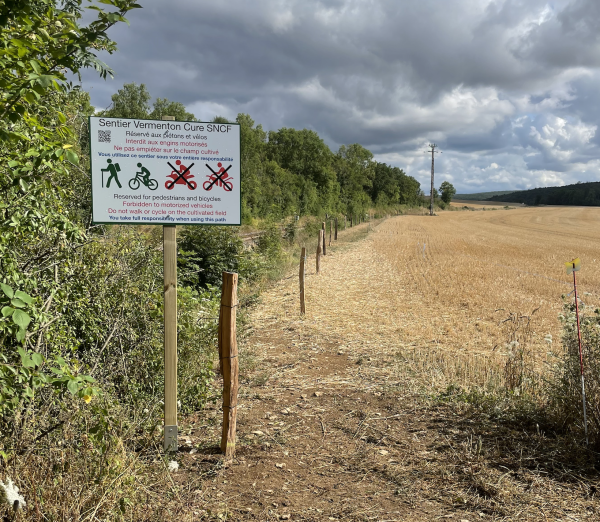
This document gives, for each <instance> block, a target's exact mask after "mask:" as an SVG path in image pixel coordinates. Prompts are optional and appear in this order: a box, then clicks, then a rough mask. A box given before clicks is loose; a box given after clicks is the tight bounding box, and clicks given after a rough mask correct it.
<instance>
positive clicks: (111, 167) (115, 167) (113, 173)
mask: <svg viewBox="0 0 600 522" xmlns="http://www.w3.org/2000/svg"><path fill="white" fill-rule="evenodd" d="M106 161H107V163H108V165H107V166H106V168H105V169H100V170H101V172H102V187H104V173H105V172H110V176H109V177H108V181H107V182H106V188H110V182H111V180H112V179H113V178H114V180H115V181H116V183H117V185H118V186H119V188H123V187H122V186H121V183H120V182H119V176H117V172H121V167H119V164H118V163H115V164H113V162H112V160H111V159H108V160H106Z"/></svg>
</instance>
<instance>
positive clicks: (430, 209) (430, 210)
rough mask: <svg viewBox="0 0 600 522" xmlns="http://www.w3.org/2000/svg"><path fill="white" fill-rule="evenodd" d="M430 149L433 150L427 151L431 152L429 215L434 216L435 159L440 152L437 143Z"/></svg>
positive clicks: (431, 144)
mask: <svg viewBox="0 0 600 522" xmlns="http://www.w3.org/2000/svg"><path fill="white" fill-rule="evenodd" d="M429 148H430V149H431V150H426V151H425V152H427V153H428V154H429V153H430V152H431V202H430V204H429V215H430V216H433V157H434V154H435V153H436V152H439V150H435V149H436V148H437V145H436V144H435V143H430V144H429Z"/></svg>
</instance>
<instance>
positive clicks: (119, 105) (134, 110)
mask: <svg viewBox="0 0 600 522" xmlns="http://www.w3.org/2000/svg"><path fill="white" fill-rule="evenodd" d="M150 99H151V96H150V93H149V92H148V89H146V85H144V84H143V83H141V84H140V85H138V84H136V83H126V84H124V85H123V88H122V89H119V90H118V91H117V92H116V93H115V94H113V95H112V96H111V100H112V104H111V106H110V107H109V108H108V109H106V110H105V111H102V112H101V115H102V116H106V117H109V118H135V119H138V120H148V119H150V120H162V117H163V116H174V117H175V120H177V121H196V117H195V116H194V115H193V114H192V113H191V112H187V111H186V109H185V105H183V103H181V102H175V101H171V100H169V99H168V98H156V100H155V101H154V103H153V105H152V111H150Z"/></svg>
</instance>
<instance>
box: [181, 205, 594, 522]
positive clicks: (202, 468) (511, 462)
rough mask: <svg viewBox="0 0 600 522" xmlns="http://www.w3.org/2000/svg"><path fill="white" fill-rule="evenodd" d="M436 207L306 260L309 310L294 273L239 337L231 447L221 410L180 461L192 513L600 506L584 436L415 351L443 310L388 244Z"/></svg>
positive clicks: (467, 514) (199, 429)
mask: <svg viewBox="0 0 600 522" xmlns="http://www.w3.org/2000/svg"><path fill="white" fill-rule="evenodd" d="M515 212H516V211H515ZM478 214H479V213H478ZM481 214H482V215H484V214H485V213H481ZM447 215H450V214H447ZM423 219H428V218H422V217H417V216H407V217H405V216H402V217H398V218H392V219H388V220H387V221H385V222H383V223H382V224H380V225H378V226H377V227H375V228H374V229H373V230H372V231H371V232H370V233H369V234H368V235H366V234H365V232H366V230H367V227H369V225H361V226H360V227H355V228H354V229H352V230H349V231H347V232H346V233H345V234H341V235H340V241H339V244H337V245H334V246H333V247H331V248H328V251H327V256H325V257H324V258H322V261H321V274H320V275H316V274H315V270H314V257H313V258H312V260H311V259H310V258H309V262H308V265H307V278H306V314H305V316H303V317H302V316H300V313H299V309H300V305H299V296H298V293H299V292H298V276H297V274H296V275H295V276H293V275H291V274H290V275H291V277H289V278H288V279H283V280H281V281H279V282H278V283H277V284H276V285H274V286H273V287H272V288H271V289H269V290H268V291H266V292H265V293H264V294H263V295H262V298H261V301H260V304H259V305H257V306H256V308H255V309H254V310H253V311H252V312H251V314H250V318H249V321H250V326H249V333H248V335H247V336H246V338H245V339H240V344H239V352H240V369H241V377H240V396H239V406H238V421H237V422H238V424H237V433H238V441H237V451H236V455H235V458H234V460H233V461H232V462H231V463H227V464H226V463H224V462H223V457H222V456H221V455H220V454H219V452H218V450H217V443H218V441H219V440H220V426H221V415H222V414H221V412H220V410H218V409H212V410H210V409H207V410H206V412H203V413H202V414H199V415H198V416H197V417H194V418H191V419H188V420H187V421H186V422H187V423H186V424H185V425H184V426H183V427H182V431H183V435H182V437H181V439H182V442H183V444H184V446H185V444H186V442H185V441H186V440H188V441H189V444H188V451H189V447H192V446H195V448H196V449H195V450H194V451H193V452H188V453H186V452H183V453H181V454H180V456H179V457H178V459H179V460H180V471H178V472H177V473H174V474H173V475H172V477H173V480H174V481H175V483H176V484H177V485H178V487H179V494H180V496H181V509H182V512H181V517H180V519H181V520H188V519H189V520H315V521H316V520H319V521H320V520H344V521H363V520H364V521H366V520H377V521H384V520H385V521H424V520H425V521H427V520H456V521H463V522H464V521H469V522H474V521H476V520H477V521H479V520H484V521H487V520H490V521H491V520H494V521H499V520H565V521H567V520H598V517H600V508H599V506H598V503H597V500H596V497H595V491H596V489H595V488H600V482H599V481H598V477H597V472H594V470H593V469H592V470H591V471H590V470H589V469H588V468H586V465H585V464H581V463H578V462H577V458H573V456H572V455H573V450H572V448H565V447H563V446H562V445H561V444H559V443H557V442H556V441H555V440H554V439H550V438H548V437H546V435H545V434H544V433H543V432H539V431H538V432H537V433H536V432H531V431H529V430H524V429H522V427H515V426H513V425H511V424H510V423H508V422H505V423H502V422H499V421H498V420H492V418H491V417H489V416H486V415H485V414H483V413H481V412H480V411H479V409H478V408H475V407H473V406H472V405H471V404H469V403H468V402H465V401H463V402H460V401H445V400H443V397H440V396H439V395H435V394H434V388H433V387H430V386H429V385H430V384H431V383H429V382H428V379H431V380H432V382H433V381H435V380H436V376H435V375H434V374H432V372H433V373H435V371H434V370H433V369H432V368H431V367H429V366H427V365H426V364H422V365H420V363H419V362H418V359H417V357H416V356H415V355H414V354H415V351H416V350H417V349H419V350H424V351H423V352H422V354H421V355H423V354H429V355H428V356H429V357H430V359H431V358H432V357H433V356H432V355H431V354H432V353H433V351H434V348H435V347H432V346H431V342H432V338H430V337H428V335H429V333H424V332H428V329H431V328H432V325H431V322H432V320H433V319H434V317H433V316H434V315H435V314H442V315H443V314H444V313H445V312H444V311H443V310H441V309H439V308H437V309H435V310H434V311H433V312H432V311H429V312H425V310H426V309H427V302H428V300H427V299H428V298H427V296H426V295H425V294H423V293H420V292H419V291H418V289H415V285H414V284H413V283H414V282H411V281H409V280H407V278H408V277H409V274H410V270H412V269H407V271H406V272H403V271H402V270H399V269H398V266H396V265H395V264H394V262H393V261H392V260H390V258H389V255H387V253H386V251H385V248H383V247H382V245H386V248H389V247H390V245H389V241H390V240H389V236H390V235H392V234H391V233H392V232H393V231H394V230H396V229H397V228H398V227H400V226H401V227H405V226H409V227H413V228H414V230H415V231H416V232H415V233H416V234H417V235H423V237H425V236H427V234H428V231H427V230H423V229H421V228H419V227H420V226H421V225H420V223H423ZM435 219H439V220H443V219H445V215H442V216H441V217H440V218H435ZM402 220H406V221H402ZM430 221H431V219H430ZM353 234H354V235H355V236H357V235H360V236H361V237H360V238H359V239H358V240H357V241H353V242H351V241H347V239H348V238H350V237H351V236H352V235H353ZM345 239H346V240H345ZM308 246H309V251H310V250H312V249H313V245H308ZM434 251H435V250H434ZM413 277H414V276H413ZM459 302H460V300H459ZM457 310H459V312H457V313H460V310H461V307H460V305H459V307H458V309H457ZM448 313H450V312H448ZM465 313H467V312H465ZM460 317H462V316H459V317H457V318H455V319H456V320H459V319H460ZM465 317H467V316H465ZM440 328H442V329H443V327H440ZM433 340H434V341H435V339H433ZM434 344H435V343H434ZM438 348H439V349H440V350H441V349H442V348H443V347H441V346H440V347H438ZM425 350H427V351H425ZM410 354H412V355H410ZM436 361H437V362H438V363H439V360H438V359H436ZM441 373H443V372H441ZM467 374H468V371H467ZM207 441H210V442H207ZM594 473H595V474H594Z"/></svg>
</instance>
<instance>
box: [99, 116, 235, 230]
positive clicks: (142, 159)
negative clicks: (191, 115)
mask: <svg viewBox="0 0 600 522" xmlns="http://www.w3.org/2000/svg"><path fill="white" fill-rule="evenodd" d="M90 156H91V169H92V220H93V222H94V223H116V224H133V225H140V224H154V225H165V224H173V225H177V224H181V225H240V224H241V196H240V194H241V193H240V176H241V174H240V127H239V125H238V124H236V123H204V122H195V121H194V122H185V121H162V120H135V119H126V118H103V117H95V116H94V117H91V118H90Z"/></svg>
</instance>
